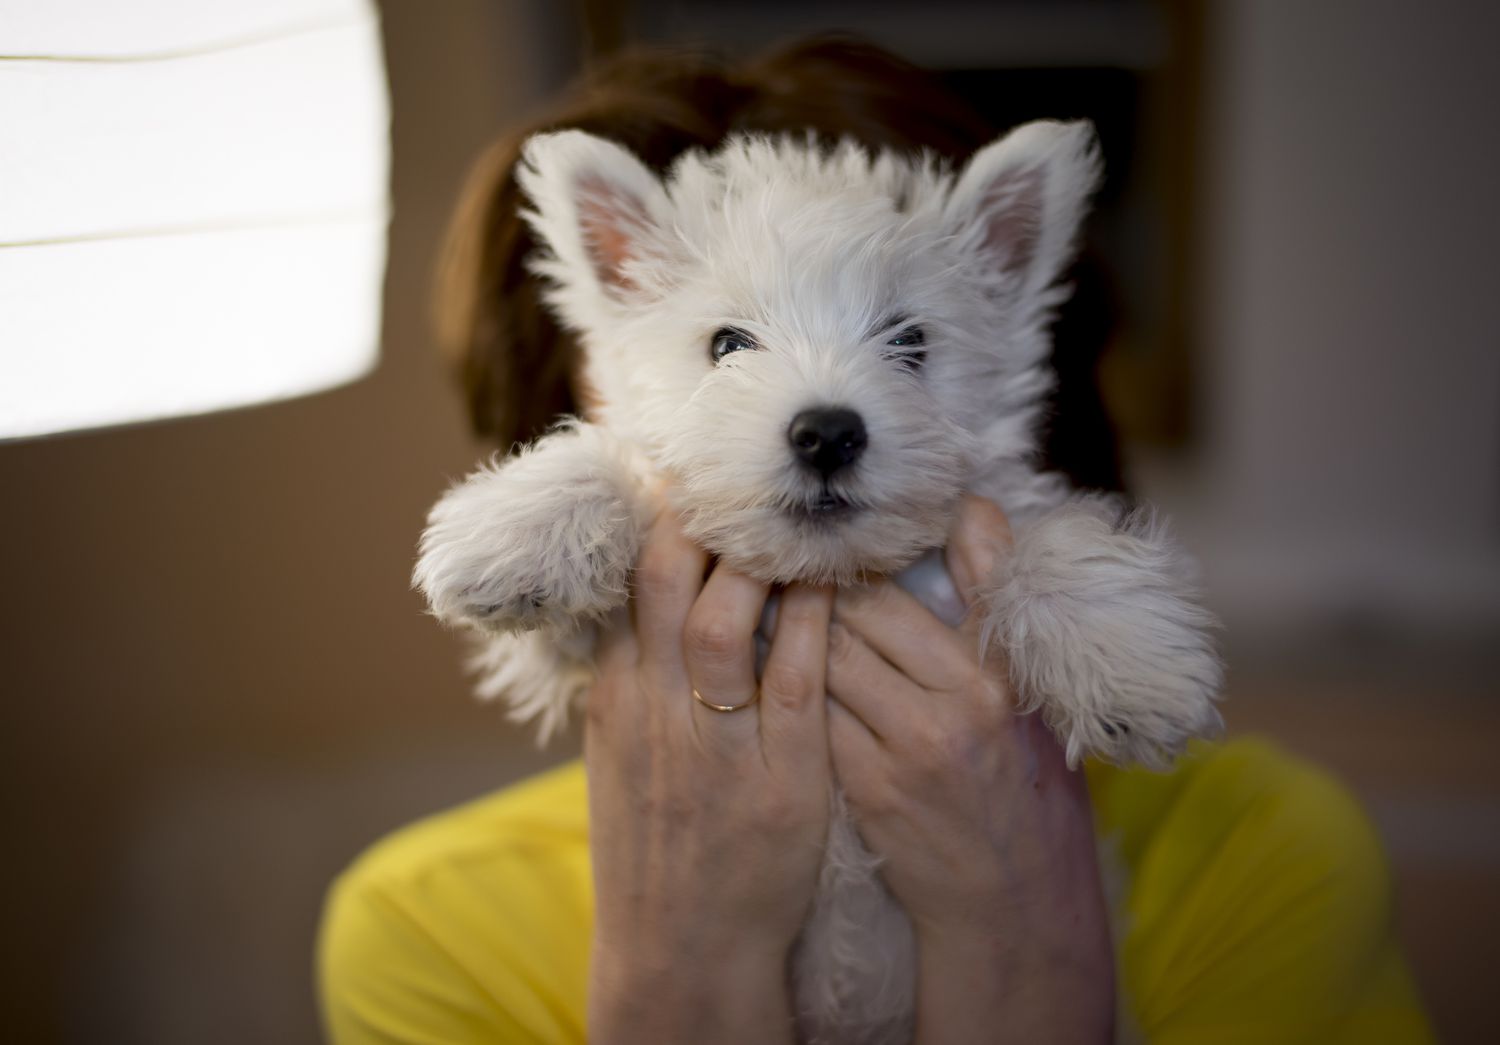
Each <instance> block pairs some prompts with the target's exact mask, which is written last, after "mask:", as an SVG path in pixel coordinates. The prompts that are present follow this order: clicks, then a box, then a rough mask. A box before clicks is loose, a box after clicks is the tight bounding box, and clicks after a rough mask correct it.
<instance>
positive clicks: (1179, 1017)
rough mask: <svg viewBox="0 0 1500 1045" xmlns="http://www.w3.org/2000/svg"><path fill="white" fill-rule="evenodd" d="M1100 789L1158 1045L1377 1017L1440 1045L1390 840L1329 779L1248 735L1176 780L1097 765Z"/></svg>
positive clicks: (1130, 965)
mask: <svg viewBox="0 0 1500 1045" xmlns="http://www.w3.org/2000/svg"><path fill="white" fill-rule="evenodd" d="M1090 786H1091V791H1092V794H1093V796H1094V801H1095V812H1096V817H1097V819H1098V829H1099V835H1100V839H1101V844H1102V847H1103V850H1104V853H1103V858H1102V862H1103V863H1104V865H1105V866H1106V867H1107V868H1108V867H1109V865H1110V863H1111V862H1113V863H1114V865H1115V867H1116V869H1117V870H1118V879H1119V880H1118V889H1117V899H1118V903H1117V909H1118V911H1119V921H1120V924H1119V929H1118V935H1119V937H1120V939H1119V945H1118V946H1119V950H1120V959H1121V968H1122V971H1123V974H1124V976H1123V979H1124V984H1123V985H1124V987H1125V990H1126V993H1127V995H1128V996H1129V999H1130V1002H1131V1006H1132V1008H1133V1010H1134V1013H1133V1014H1134V1016H1135V1018H1136V1020H1137V1021H1138V1022H1139V1024H1140V1025H1141V1027H1142V1028H1143V1029H1144V1030H1145V1031H1147V1032H1148V1034H1149V1036H1150V1038H1151V1040H1163V1041H1176V1040H1182V1041H1193V1040H1207V1038H1212V1039H1213V1040H1216V1041H1224V1042H1230V1041H1247V1042H1251V1041H1254V1042H1280V1041H1325V1042H1331V1041H1340V1040H1345V1036H1346V1029H1347V1028H1349V1027H1351V1026H1357V1025H1363V1023H1364V1021H1365V1020H1366V1019H1367V1018H1368V1017H1369V1014H1370V1013H1371V1012H1372V1011H1379V1012H1381V1013H1382V1014H1383V1017H1382V1018H1383V1019H1384V1021H1385V1022H1384V1027H1385V1031H1386V1032H1387V1036H1383V1037H1381V1038H1380V1039H1379V1040H1389V1041H1395V1042H1404V1041H1426V1040H1429V1038H1428V1036H1427V1034H1426V1032H1425V1024H1424V1022H1423V1018H1422V1014H1421V1010H1420V1006H1419V1004H1418V1003H1417V1001H1416V997H1415V994H1414V993H1413V992H1412V991H1411V988H1410V983H1409V980H1408V979H1407V978H1406V976H1405V970H1404V966H1403V965H1402V963H1401V960H1400V954H1399V950H1398V948H1397V944H1396V941H1395V938H1394V934H1393V931H1392V919H1391V910H1392V900H1393V897H1392V881H1391V874H1390V870H1389V866H1388V864H1387V862H1386V858H1385V854H1384V851H1383V848H1382V846H1381V843H1380V839H1379V836H1378V834H1377V833H1376V831H1375V829H1374V827H1373V825H1372V824H1371V823H1370V820H1369V818H1368V817H1367V816H1366V814H1365V812H1364V810H1363V809H1362V808H1361V807H1360V804H1359V802H1358V801H1357V800H1356V799H1355V798H1354V796H1353V795H1352V794H1351V793H1350V792H1349V790H1348V789H1347V788H1346V787H1345V786H1344V785H1343V784H1341V783H1340V782H1339V781H1338V780H1336V779H1335V778H1334V777H1333V776H1331V775H1330V774H1328V773H1327V772H1325V771H1324V770H1322V769H1319V768H1318V767H1316V766H1313V765H1311V764H1309V763H1308V762H1305V761H1303V760H1302V759H1299V758H1297V757H1295V756H1294V755H1291V754H1289V753H1287V752H1285V751H1283V750H1282V749H1280V748H1279V747H1277V746H1276V745H1274V744H1272V743H1270V742H1268V741H1264V740H1260V739H1255V738H1248V739H1238V740H1234V741H1231V742H1229V743H1225V744H1220V745H1203V746H1201V747H1198V748H1196V749H1194V750H1193V751H1191V752H1190V753H1189V755H1188V756H1187V757H1185V758H1184V759H1182V760H1181V761H1180V762H1179V764H1178V766H1177V767H1176V768H1175V769H1174V770H1173V771H1172V772H1170V773H1166V774H1152V773H1149V772H1146V771H1141V770H1126V771H1120V770H1110V769H1106V768H1091V769H1090ZM1377 970H1378V972H1377ZM1377 977H1378V978H1379V979H1378V982H1377Z"/></svg>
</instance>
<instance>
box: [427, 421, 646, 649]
mask: <svg viewBox="0 0 1500 1045" xmlns="http://www.w3.org/2000/svg"><path fill="white" fill-rule="evenodd" d="M642 478H643V474H642V473H641V472H640V471H638V469H637V466H636V464H635V463H634V460H633V457H632V455H631V453H630V451H629V450H628V449H627V448H626V447H624V446H622V445H621V444H620V443H619V442H618V441H617V440H615V439H613V438H612V437H611V436H609V435H608V434H607V433H606V432H605V431H604V430H603V429H600V428H598V427H597V426H595V425H589V424H582V423H579V424H573V425H570V426H568V427H566V428H562V429H559V430H558V431H555V432H553V433H551V434H550V435H547V436H545V437H544V438H542V439H541V440H539V441H538V442H536V443H535V444H533V445H532V446H531V447H529V448H528V449H526V450H524V451H522V452H521V453H519V454H517V455H516V456H514V457H510V458H507V459H504V460H502V461H499V462H496V463H491V464H488V465H485V466H484V467H481V468H480V469H479V470H477V471H476V472H474V473H473V474H472V475H470V476H469V477H468V478H467V479H465V480H464V481H463V482H461V483H459V484H458V485H457V486H455V487H453V488H452V489H451V490H449V491H448V492H447V493H446V494H445V495H444V496H443V498H442V499H441V500H440V501H438V503H437V504H436V506H434V507H433V509H432V512H431V514H430V515H429V516H428V518H427V529H426V531H425V532H424V533H423V534H422V543H421V548H420V556H419V558H418V560H417V566H416V570H415V571H414V573H413V578H412V579H413V583H414V584H415V585H416V587H418V588H420V589H421V590H422V593H423V594H424V595H426V596H427V601H428V605H429V606H430V607H431V608H432V613H433V615H434V616H436V617H437V618H438V619H440V620H442V621H444V622H446V623H449V624H463V625H468V626H471V627H474V628H477V629H479V630H481V631H487V632H516V631H527V630H531V629H534V628H541V627H545V628H547V629H548V630H549V631H554V632H559V633H566V632H569V631H571V630H574V629H576V628H577V627H578V626H579V625H581V624H582V623H584V622H586V621H590V620H598V619H600V618H602V617H603V616H604V615H605V614H607V613H608V612H609V611H610V610H611V609H613V608H614V607H616V606H619V605H621V604H623V603H624V601H625V598H626V594H627V584H628V581H629V577H630V569H631V567H632V565H633V564H634V563H635V557H636V552H637V550H638V549H639V547H640V542H641V535H642V533H643V531H644V529H645V526H646V524H647V521H648V520H647V519H646V518H645V514H644V513H645V511H646V508H645V505H644V504H643V501H644V498H643V497H642V496H641V495H640V489H641V482H642Z"/></svg>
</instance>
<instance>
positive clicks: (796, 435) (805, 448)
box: [786, 407, 869, 479]
mask: <svg viewBox="0 0 1500 1045" xmlns="http://www.w3.org/2000/svg"><path fill="white" fill-rule="evenodd" d="M786 437H787V440H788V442H790V443H791V444H792V452H793V453H795V454H796V455H797V456H798V457H799V458H800V459H801V460H802V461H804V462H806V463H807V464H808V465H810V466H812V467H813V468H816V469H817V470H818V471H819V472H821V473H822V474H823V478H825V479H826V478H828V477H829V476H830V475H832V474H833V473H834V472H836V471H838V470H839V469H840V468H843V467H844V466H845V465H849V464H853V463H854V462H855V460H856V459H858V457H859V455H860V454H861V453H863V452H864V449H865V444H866V443H868V442H869V439H868V437H866V435H865V423H864V421H863V420H861V419H860V416H859V415H858V414H856V413H855V412H854V411H853V410H845V409H843V408H841V407H817V408H815V409H812V410H804V411H802V412H801V413H800V414H798V415H797V416H796V417H794V418H792V426H791V427H790V428H788V429H787V430H786Z"/></svg>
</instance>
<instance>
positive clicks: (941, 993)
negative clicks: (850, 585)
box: [827, 498, 1114, 1043]
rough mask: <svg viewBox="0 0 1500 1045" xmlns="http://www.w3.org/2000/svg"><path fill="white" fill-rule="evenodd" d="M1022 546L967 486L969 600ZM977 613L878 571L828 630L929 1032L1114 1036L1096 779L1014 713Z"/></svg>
mask: <svg viewBox="0 0 1500 1045" xmlns="http://www.w3.org/2000/svg"><path fill="white" fill-rule="evenodd" d="M1009 545H1010V530H1009V526H1008V525H1007V523H1006V520H1005V517H1004V515H1003V514H1002V513H1001V512H1000V510H999V509H998V508H997V507H995V506H994V505H993V504H991V503H990V502H988V501H984V500H981V499H978V498H969V499H967V500H966V501H965V503H964V505H963V506H962V508H961V510H960V512H959V517H958V520H957V523H956V526H955V528H954V531H953V533H952V536H951V538H950V542H949V545H948V551H947V564H948V570H949V573H950V574H951V575H952V577H953V580H954V583H955V585H956V586H957V588H958V590H959V591H960V593H961V594H963V596H964V598H965V600H966V602H968V600H970V599H971V597H972V593H973V592H975V591H977V590H978V589H979V587H980V585H981V584H982V582H983V581H984V580H986V579H987V578H988V577H989V576H990V574H991V572H992V571H993V569H994V564H995V562H996V560H997V557H998V556H1002V555H1004V554H1005V553H1006V551H1007V550H1008V548H1009ZM970 609H971V612H970V614H969V616H968V617H967V618H966V620H965V622H964V624H963V625H962V626H961V627H960V628H958V629H956V630H955V629H953V628H950V627H948V626H947V625H945V624H943V623H942V622H941V621H939V620H938V619H937V618H936V617H934V616H933V615H932V614H931V613H929V612H928V611H927V610H926V609H925V608H924V607H923V606H922V605H921V604H920V603H918V602H917V601H916V600H915V599H914V598H912V597H911V596H910V595H908V594H907V593H906V592H904V591H902V590H901V589H900V588H898V587H897V586H896V585H895V584H893V583H891V582H890V581H880V582H878V583H875V584H872V585H869V586H866V587H863V588H857V589H841V590H840V592H839V594H838V597H837V599H836V601H835V605H834V623H833V626H832V628H831V630H830V653H829V661H828V676H827V682H828V689H829V694H830V695H831V696H832V697H833V698H834V700H835V701H836V703H834V704H832V705H831V706H830V708H829V731H830V741H831V749H832V755H833V764H834V767H835V769H836V771H837V775H838V778H839V780H840V782H841V783H842V785H843V787H844V791H845V794H846V796H847V798H848V800H849V804H850V807H851V808H852V810H853V812H854V815H855V818H856V821H857V823H858V825H859V828H860V832H861V834H862V835H863V837H864V839H865V842H866V843H867V844H868V845H869V846H870V848H871V849H872V850H874V851H875V852H876V853H878V854H880V855H881V856H882V857H883V858H884V860H885V863H884V865H883V867H882V874H883V875H884V877H885V880H886V883H887V885H888V886H889V887H890V889H891V891H892V892H893V893H894V894H895V895H896V897H897V898H898V899H899V900H900V901H901V902H902V904H903V905H904V906H905V907H906V910H907V912H908V913H909V914H910V915H911V917H912V921H913V924H914V926H915V928H916V932H917V943H918V952H919V968H920V970H921V971H920V975H919V983H918V992H919V993H918V1003H917V1041H919V1042H923V1043H930V1042H936V1041H945V1042H946V1041H978V1040H982V1041H986V1042H996V1041H1002V1040H1003V1041H1012V1040H1013V1041H1103V1040H1107V1039H1108V1038H1109V1036H1110V1033H1111V1030H1112V1026H1113V1007H1114V964H1113V955H1112V950H1111V944H1110V936H1109V926H1108V915H1107V910H1106V907H1105V903H1104V898H1103V893H1102V888H1101V883H1100V880H1099V871H1098V863H1097V858H1096V855H1095V851H1094V837H1093V827H1092V817H1091V810H1090V807H1089V800H1088V791H1087V786H1086V784H1085V782H1084V778H1083V775H1082V774H1081V773H1079V772H1074V771H1070V770H1068V768H1067V764H1066V760H1065V759H1064V756H1063V751H1062V749H1061V747H1060V746H1059V745H1058V743H1057V741H1056V740H1055V739H1054V738H1053V736H1052V734H1051V733H1050V732H1049V731H1048V730H1047V729H1046V727H1045V726H1044V725H1042V723H1041V722H1040V721H1039V720H1038V718H1037V716H1035V715H1026V716H1017V715H1015V714H1014V713H1013V712H1012V710H1011V695H1010V689H1009V684H1008V679H1007V669H1006V665H1005V663H1004V661H1003V658H1000V657H997V656H993V655H992V656H989V657H986V658H984V659H981V656H980V640H979V628H980V620H979V616H980V614H979V613H978V612H974V609H975V608H974V607H973V606H972V605H971V606H970ZM1002 1016H1003V1018H1001V1017H1002Z"/></svg>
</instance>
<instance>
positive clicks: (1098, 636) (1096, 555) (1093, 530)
mask: <svg viewBox="0 0 1500 1045" xmlns="http://www.w3.org/2000/svg"><path fill="white" fill-rule="evenodd" d="M996 582H997V583H996V587H995V589H994V590H993V592H992V593H991V595H990V598H989V616H988V619H987V621H986V627H987V636H991V637H993V639H994V640H997V641H999V642H1001V643H1002V644H1003V646H1004V648H1005V650H1006V652H1007V654H1008V655H1009V657H1010V665H1011V675H1012V678H1013V679H1014V681H1015V684H1016V689H1017V696H1018V698H1019V706H1020V707H1021V709H1022V710H1026V711H1029V710H1033V709H1037V708H1040V710H1041V713H1042V715H1043V717H1044V718H1045V720H1046V721H1047V723H1048V724H1049V725H1050V726H1051V727H1052V728H1053V729H1054V730H1055V731H1056V732H1057V734H1058V736H1059V738H1061V739H1062V741H1063V742H1064V744H1065V745H1066V748H1067V756H1068V762H1069V763H1070V764H1075V765H1076V764H1077V763H1078V761H1079V760H1080V759H1081V758H1082V757H1083V756H1084V755H1087V754H1095V755H1099V756H1101V757H1103V758H1105V759H1108V760H1109V761H1112V762H1117V763H1126V762H1142V763H1145V764H1147V765H1155V766H1161V765H1164V764H1165V763H1167V762H1168V761H1169V760H1170V759H1171V758H1172V757H1173V756H1175V755H1176V754H1177V753H1178V752H1179V751H1181V750H1182V747H1183V745H1184V744H1186V742H1187V741H1188V739H1189V738H1191V737H1194V736H1202V735H1207V734H1211V733H1213V732H1216V731H1217V730H1218V728H1219V726H1220V719H1219V714H1218V712H1217V711H1216V710H1215V708H1214V704H1213V702H1214V700H1215V699H1216V698H1217V696H1218V692H1219V686H1220V684H1221V682H1222V675H1223V672H1222V668H1221V666H1220V663H1219V659H1218V657H1217V656H1216V655H1215V653H1214V649H1213V644H1212V641H1211V637H1210V636H1211V632H1212V630H1213V628H1214V626H1215V622H1214V620H1213V618H1212V616H1210V615H1209V613H1208V612H1207V611H1205V610H1204V609H1203V608H1202V607H1200V606H1199V605H1198V604H1197V602H1196V601H1195V595H1196V593H1195V591H1194V588H1193V584H1192V580H1191V569H1190V566H1189V563H1188V561H1187V558H1186V556H1185V555H1184V554H1183V552H1182V551H1181V550H1180V549H1179V548H1178V546H1177V545H1176V543H1175V542H1174V541H1173V540H1172V538H1171V537H1170V536H1169V535H1168V533H1167V531H1166V528H1165V527H1164V526H1162V525H1161V524H1159V523H1158V522H1157V521H1156V520H1155V519H1154V518H1153V517H1152V516H1151V515H1149V514H1147V513H1141V512H1131V513H1124V512H1122V511H1121V509H1120V507H1119V506H1118V505H1117V504H1116V503H1115V502H1114V501H1112V500H1110V499H1108V498H1103V497H1079V498H1075V499H1074V500H1071V501H1068V502H1066V503H1065V504H1063V505H1061V506H1060V507H1058V508H1055V509H1053V510H1052V511H1050V512H1048V513H1046V514H1045V515H1042V516H1041V517H1040V518H1038V519H1036V520H1035V521H1034V522H1032V523H1031V524H1030V525H1029V526H1027V527H1026V528H1024V529H1023V530H1021V531H1020V533H1019V534H1018V535H1017V538H1016V544H1015V549H1014V552H1013V554H1012V555H1011V556H1009V558H1008V559H1007V560H1006V561H1005V562H1003V563H1002V564H1001V566H1000V569H999V572H998V575H997V577H996Z"/></svg>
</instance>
